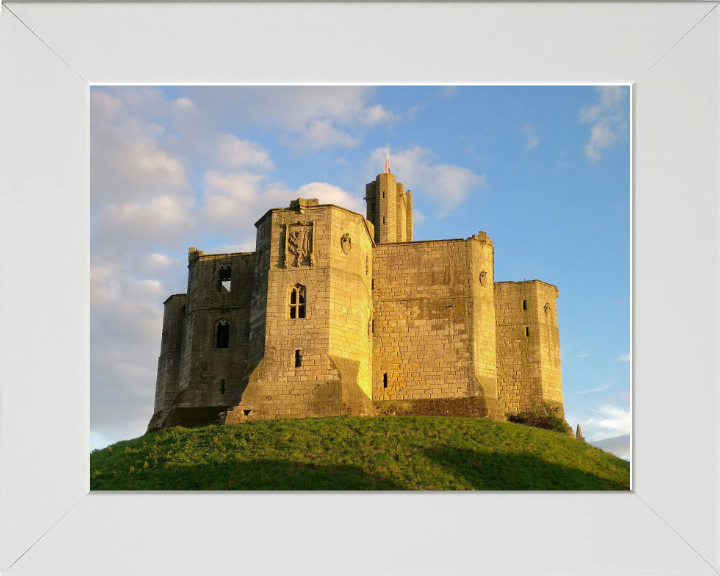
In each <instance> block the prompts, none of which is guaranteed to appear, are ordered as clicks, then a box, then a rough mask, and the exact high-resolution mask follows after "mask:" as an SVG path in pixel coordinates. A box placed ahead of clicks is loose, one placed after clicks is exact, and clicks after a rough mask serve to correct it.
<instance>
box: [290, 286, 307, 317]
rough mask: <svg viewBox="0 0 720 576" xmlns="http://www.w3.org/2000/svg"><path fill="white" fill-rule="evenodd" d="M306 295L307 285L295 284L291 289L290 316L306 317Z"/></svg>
mask: <svg viewBox="0 0 720 576" xmlns="http://www.w3.org/2000/svg"><path fill="white" fill-rule="evenodd" d="M305 297H306V294H305V286H301V285H300V284H298V285H297V286H293V289H292V290H291V291H290V318H293V319H294V318H305Z"/></svg>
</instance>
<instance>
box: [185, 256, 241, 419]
mask: <svg viewBox="0 0 720 576" xmlns="http://www.w3.org/2000/svg"><path fill="white" fill-rule="evenodd" d="M189 259H190V266H189V268H190V273H189V282H188V298H187V308H186V320H185V326H186V328H185V339H184V347H183V354H182V375H181V381H180V391H181V392H182V394H181V395H180V396H179V397H178V402H177V404H178V406H179V407H198V406H219V405H230V404H231V403H232V402H233V399H234V398H235V397H236V396H239V393H240V384H241V381H242V379H243V377H244V376H245V374H246V372H247V367H248V360H249V359H248V351H249V332H250V303H251V295H252V292H253V281H254V272H255V254H254V253H239V254H211V255H204V254H203V253H201V252H195V253H192V252H191V253H190V258H189ZM228 278H229V286H228V282H227V279H228ZM224 280H225V285H224V284H223V281H224ZM228 287H229V290H228ZM221 326H226V328H225V329H226V330H227V333H228V338H227V343H226V345H225V343H223V342H219V341H218V331H219V330H221V328H220V327H221Z"/></svg>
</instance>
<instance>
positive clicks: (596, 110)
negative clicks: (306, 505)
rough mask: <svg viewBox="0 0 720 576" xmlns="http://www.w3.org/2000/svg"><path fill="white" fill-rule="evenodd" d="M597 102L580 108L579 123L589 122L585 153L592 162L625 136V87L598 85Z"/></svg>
mask: <svg viewBox="0 0 720 576" xmlns="http://www.w3.org/2000/svg"><path fill="white" fill-rule="evenodd" d="M595 90H596V91H597V93H598V100H597V103H596V104H594V105H593V106H589V107H585V108H581V109H580V113H579V119H580V123H581V124H591V126H590V140H589V141H588V143H587V144H586V145H585V155H586V156H587V157H588V159H589V160H591V161H592V162H597V161H598V160H600V159H601V158H602V151H603V150H605V149H607V148H610V147H611V146H612V145H613V144H615V143H616V142H618V141H619V140H621V139H622V138H624V137H625V135H626V133H627V129H628V119H627V98H626V96H627V88H624V87H622V86H599V87H597V88H596V89H595Z"/></svg>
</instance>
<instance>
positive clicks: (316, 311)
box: [148, 166, 562, 431]
mask: <svg viewBox="0 0 720 576" xmlns="http://www.w3.org/2000/svg"><path fill="white" fill-rule="evenodd" d="M365 200H366V204H367V206H366V208H367V212H366V216H365V217H363V216H362V215H360V214H357V213H355V212H351V211H350V210H346V209H345V208H341V207H339V206H335V205H332V204H319V202H318V200H306V199H303V198H299V199H297V200H294V201H292V202H291V203H290V206H289V208H276V209H272V210H269V211H268V212H267V213H266V214H265V215H264V216H262V218H260V220H258V221H257V222H256V224H255V227H256V228H257V244H256V252H246V253H236V254H208V255H206V254H204V253H203V252H202V251H199V250H196V249H195V248H190V252H189V256H188V259H189V265H188V269H189V272H188V288H187V294H175V295H173V296H170V297H169V298H168V299H167V300H166V301H165V303H164V304H165V313H164V319H163V330H162V345H161V351H160V358H159V361H158V372H157V383H156V391H155V411H154V415H153V416H152V419H151V420H150V423H149V426H148V431H152V430H156V429H160V428H164V427H167V426H175V425H183V426H193V425H201V424H210V423H222V422H224V423H237V422H245V421H248V420H254V419H261V418H282V417H304V416H327V415H344V414H348V415H375V414H418V415H423V414H428V415H430V414H451V415H462V416H474V417H490V418H494V419H498V420H504V419H505V415H506V414H507V413H512V412H517V411H519V410H522V409H524V408H526V407H528V406H529V404H530V402H531V399H533V398H535V399H537V400H541V401H547V402H550V403H552V404H554V405H556V406H559V407H560V409H561V410H562V380H561V374H560V344H559V333H558V327H557V315H556V307H555V304H556V299H557V297H558V294H559V293H558V290H557V288H556V287H555V286H553V285H551V284H547V283H545V282H541V281H539V280H531V281H522V282H495V279H494V255H495V254H494V248H493V243H492V241H491V240H490V238H488V236H487V234H485V233H484V232H479V233H478V234H475V235H473V236H472V237H470V238H467V239H456V240H430V241H419V242H413V218H412V194H411V192H410V190H407V191H406V190H405V189H404V187H403V185H402V184H401V183H399V182H396V180H395V176H394V175H393V174H392V173H390V171H389V166H388V168H387V169H386V171H385V172H384V173H383V174H380V175H378V176H377V178H376V179H375V181H374V182H370V183H369V184H367V185H366V195H365ZM561 413H562V412H561Z"/></svg>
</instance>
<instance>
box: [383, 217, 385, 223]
mask: <svg viewBox="0 0 720 576" xmlns="http://www.w3.org/2000/svg"><path fill="white" fill-rule="evenodd" d="M383 224H385V216H383Z"/></svg>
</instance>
